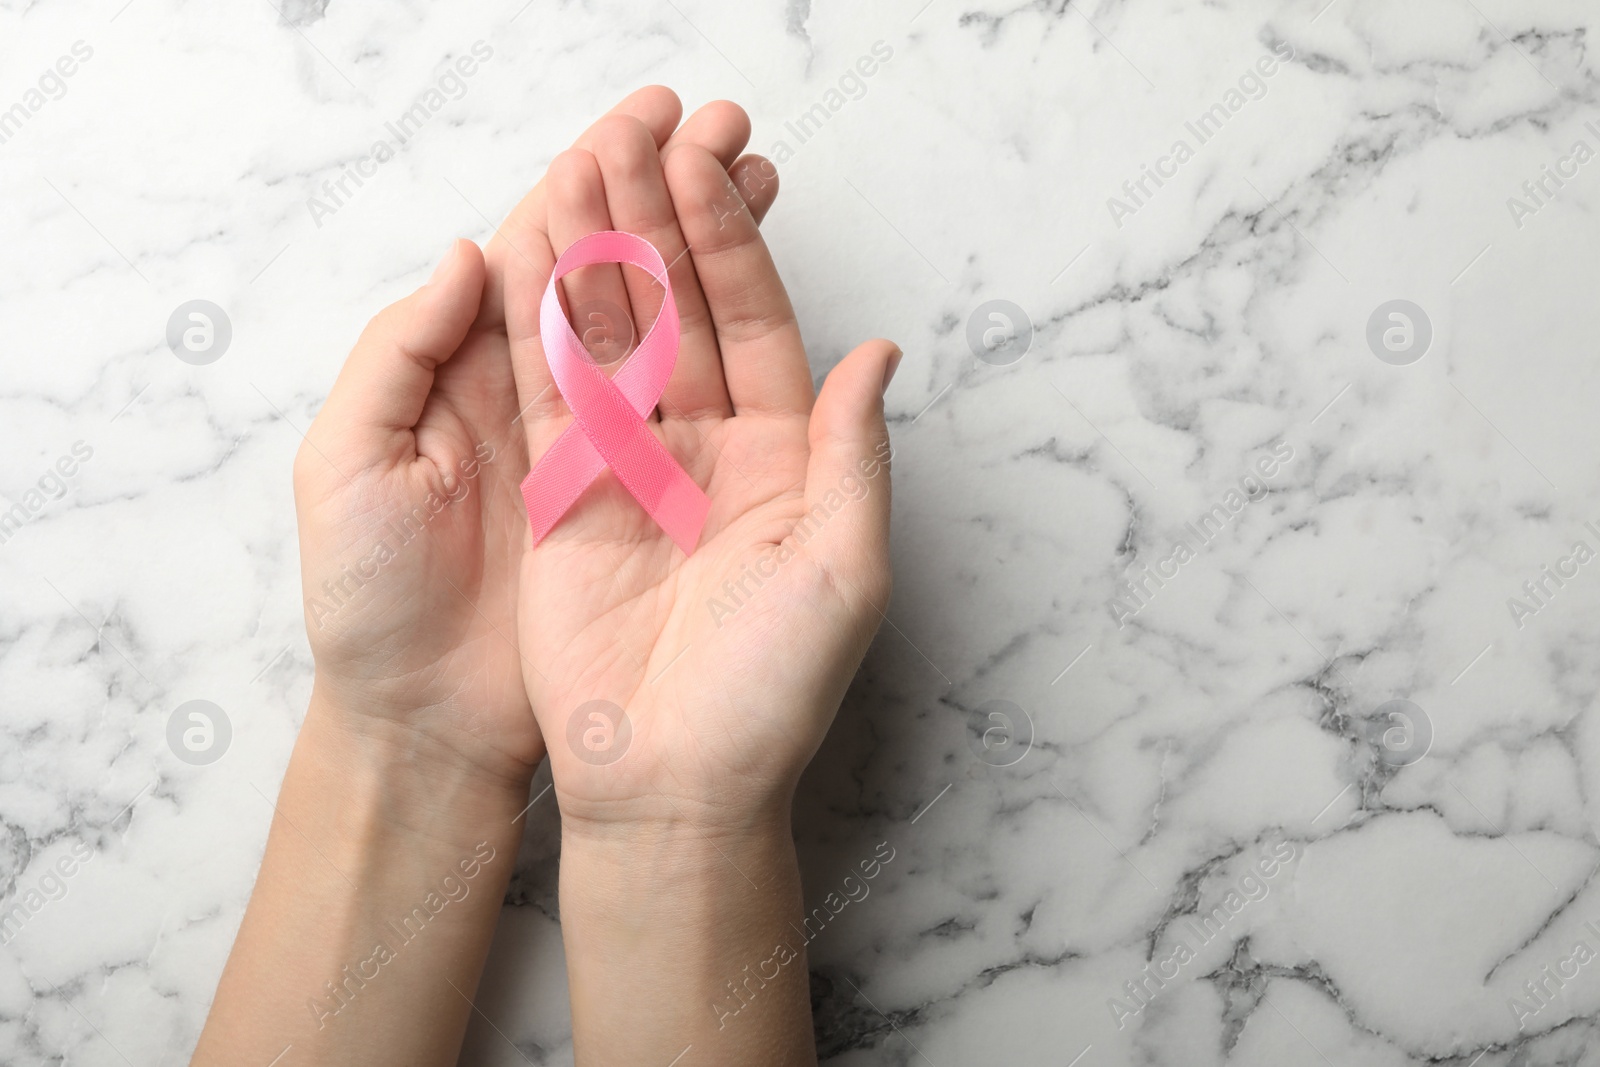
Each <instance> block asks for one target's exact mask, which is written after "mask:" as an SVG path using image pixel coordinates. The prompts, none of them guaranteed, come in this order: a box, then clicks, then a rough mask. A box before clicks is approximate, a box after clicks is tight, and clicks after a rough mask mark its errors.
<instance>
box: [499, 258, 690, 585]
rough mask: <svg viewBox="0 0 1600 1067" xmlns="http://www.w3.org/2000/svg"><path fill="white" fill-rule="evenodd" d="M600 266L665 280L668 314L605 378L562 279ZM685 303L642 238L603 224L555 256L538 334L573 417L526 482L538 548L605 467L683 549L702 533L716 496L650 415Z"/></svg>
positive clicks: (673, 357)
mask: <svg viewBox="0 0 1600 1067" xmlns="http://www.w3.org/2000/svg"><path fill="white" fill-rule="evenodd" d="M593 263H631V264H633V265H634V266H636V267H640V268H643V269H644V270H647V271H649V272H650V274H651V275H652V276H654V278H655V280H656V281H657V282H659V283H661V288H662V290H663V293H662V298H661V312H660V314H658V315H657V316H656V321H655V324H654V325H653V326H651V327H650V332H649V333H647V334H646V335H645V338H644V340H643V341H641V342H639V347H638V349H636V350H635V351H634V353H633V355H632V356H631V357H630V358H629V359H628V361H627V362H626V363H624V364H623V365H622V368H621V369H620V370H619V371H617V373H616V375H615V376H614V377H611V378H607V377H606V375H605V373H604V372H603V371H602V370H601V369H600V367H599V366H598V365H597V364H596V363H595V361H594V360H593V359H592V358H591V357H590V355H589V353H588V352H587V351H586V350H585V349H584V347H583V342H582V341H580V340H579V339H578V335H577V334H575V333H574V332H573V330H572V324H571V323H569V322H568V321H567V317H566V315H564V314H563V313H562V311H561V300H560V298H559V297H558V296H557V295H556V282H557V281H559V280H560V279H561V277H562V276H563V275H565V274H568V273H570V272H572V271H575V270H577V269H578V268H579V267H587V266H589V265H590V264H593ZM678 333H679V326H678V306H677V304H676V303H675V302H674V301H673V299H672V282H671V281H670V280H668V278H667V265H666V264H665V263H664V262H663V261H662V259H661V253H659V252H657V251H656V250H655V247H654V246H653V245H651V244H650V242H649V241H646V240H645V239H644V238H642V237H636V236H634V235H633V234H631V233H619V232H617V231H615V230H605V231H602V232H600V233H592V234H590V235H589V236H587V237H585V238H583V239H582V240H579V241H577V242H576V243H574V244H573V245H572V246H571V247H570V248H568V249H567V250H566V251H565V252H563V253H562V254H561V258H560V259H558V260H556V267H555V270H554V271H553V272H551V275H550V284H549V285H548V286H546V288H545V291H544V300H543V302H542V303H541V304H540V306H539V335H540V339H541V340H542V341H543V343H544V354H545V360H546V362H548V363H549V364H550V374H551V376H552V377H553V378H555V383H556V388H557V389H559V390H560V391H561V396H562V398H563V399H565V400H566V402H567V406H568V407H570V408H571V409H572V414H573V416H574V418H575V421H574V422H573V423H572V425H570V426H568V427H567V428H566V430H565V431H564V432H563V433H562V434H561V436H560V437H559V438H557V439H556V443H555V444H553V445H551V446H550V449H549V451H547V452H546V453H545V454H544V455H543V456H541V457H540V458H539V462H538V463H537V464H535V465H534V468H533V469H532V470H531V471H529V472H528V476H527V478H525V479H523V482H522V500H523V503H524V504H526V505H527V508H528V522H529V523H530V525H532V527H533V543H534V544H535V545H537V544H538V543H539V542H540V541H542V540H544V537H545V535H546V534H548V533H549V532H550V531H551V529H553V528H554V527H555V525H556V523H558V522H560V521H561V517H562V516H563V515H565V514H566V513H567V510H568V509H569V508H571V507H572V505H573V504H575V503H576V502H577V500H578V497H580V496H582V495H583V491H584V490H585V489H587V488H588V487H589V484H590V483H591V482H593V481H594V480H595V479H596V478H598V477H599V476H600V474H601V472H603V471H604V470H605V469H606V468H607V467H610V468H611V470H612V473H614V474H615V475H616V476H617V480H618V481H620V482H621V483H622V484H623V485H624V486H625V487H626V488H627V490H628V492H630V493H632V494H633V498H634V499H635V500H637V501H638V502H639V505H640V506H641V507H643V508H644V510H645V511H646V512H648V513H649V514H650V517H651V518H653V519H655V521H656V523H657V524H658V525H659V526H660V527H661V528H662V529H663V530H665V531H666V533H667V536H669V537H671V538H672V539H673V541H675V542H677V545H678V547H679V548H681V549H683V551H684V553H685V554H688V553H690V552H693V551H694V548H695V545H696V544H697V543H699V540H700V530H701V528H702V527H703V526H704V525H705V521H706V513H707V512H708V511H710V510H711V501H710V500H709V499H708V498H707V497H706V495H705V493H703V492H702V491H701V490H700V487H699V486H698V485H696V484H695V482H694V479H693V478H690V477H689V475H688V472H686V471H685V470H684V469H683V468H682V467H681V466H679V465H678V462H677V461H676V460H675V459H673V458H672V456H671V455H670V454H669V453H668V452H667V450H666V449H665V448H663V447H662V445H661V442H660V441H658V440H656V436H655V434H653V433H651V432H650V427H649V425H648V424H647V423H646V422H645V418H646V417H647V416H648V415H649V414H650V412H651V411H652V410H653V409H654V408H655V406H656V403H657V402H658V401H659V400H660V399H661V393H662V391H663V390H664V389H666V387H667V379H668V378H669V377H671V376H672V368H673V366H674V365H676V364H677V362H678Z"/></svg>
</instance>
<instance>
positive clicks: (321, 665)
mask: <svg viewBox="0 0 1600 1067" xmlns="http://www.w3.org/2000/svg"><path fill="white" fill-rule="evenodd" d="M681 113H682V111H681V106H680V105H679V103H678V99H677V97H676V96H675V95H674V94H673V93H672V92H671V91H670V90H667V89H664V88H661V87H659V86H656V87H650V88H647V89H643V90H640V91H639V92H636V93H634V94H632V95H631V96H629V97H628V98H626V99H625V100H623V101H622V102H621V103H620V104H619V105H618V106H617V107H616V108H615V109H613V111H612V112H611V113H610V114H609V116H608V118H607V119H603V120H602V121H601V122H600V123H597V124H596V125H595V126H592V127H590V129H589V130H587V131H585V133H584V134H583V135H582V136H581V137H580V138H579V139H578V142H577V144H578V145H579V146H591V147H593V146H597V145H598V143H599V139H600V137H601V135H602V134H603V132H604V130H605V129H606V128H607V125H606V124H607V122H612V123H614V122H616V121H619V120H624V119H625V120H626V121H628V122H630V123H634V124H636V125H637V126H638V127H639V128H640V129H643V130H645V131H646V133H647V136H648V138H649V139H650V142H651V144H652V150H653V151H656V150H659V149H660V148H661V147H663V146H666V145H668V144H669V143H670V144H671V145H695V146H698V147H699V148H700V149H701V150H702V151H708V152H711V153H713V154H714V157H715V158H717V159H719V160H725V161H726V162H725V163H724V164H723V165H724V166H725V167H726V168H730V170H729V173H731V174H733V175H734V176H735V177H736V178H742V179H744V180H745V181H746V182H747V183H748V181H749V177H748V171H749V168H750V167H751V165H752V164H751V160H750V159H748V158H745V159H741V158H739V152H740V150H741V149H742V148H743V147H744V144H745V141H746V140H747V139H748V136H749V128H750V127H749V119H748V117H746V116H745V114H744V112H743V111H742V110H741V109H739V108H738V107H736V106H734V105H732V104H728V103H726V102H717V103H714V104H710V105H707V106H706V107H704V108H702V109H701V110H700V111H698V112H696V113H695V114H694V115H693V116H691V117H690V119H689V120H688V122H686V123H684V125H683V126H682V127H679V126H678V119H679V116H680V115H681ZM775 192H776V188H775V187H774V188H772V189H771V190H770V193H772V194H775ZM770 202H771V198H770V195H768V196H767V198H766V203H768V204H770ZM546 214H547V206H546V183H545V182H544V181H541V182H540V183H539V184H538V185H536V186H535V187H534V189H533V190H532V192H530V193H529V195H528V196H527V197H526V198H524V200H523V201H522V202H521V203H520V204H519V205H518V206H517V207H516V209H515V210H513V212H512V213H511V215H510V216H509V217H508V218H507V220H506V221H505V222H504V223H503V224H502V225H501V226H500V227H499V228H498V230H497V231H496V237H495V239H494V240H493V241H491V242H490V244H489V246H488V248H487V250H486V251H484V252H480V251H479V249H478V247H477V246H476V245H474V244H472V243H471V242H468V241H458V242H456V243H455V245H454V246H453V247H452V248H451V249H450V251H449V253H448V254H447V255H446V256H445V257H444V259H443V260H442V261H441V263H440V264H439V267H438V268H437V270H436V272H435V274H434V276H433V277H432V279H431V280H430V281H429V282H428V284H426V285H425V286H423V288H421V289H420V290H418V291H417V292H415V293H413V294H412V295H410V296H408V297H407V298H405V299H404V300H402V301H400V302H399V303H396V304H394V305H393V306H391V307H389V308H387V309H385V310H384V311H382V312H381V313H379V315H378V316H376V317H375V318H374V319H373V320H372V322H371V323H370V324H369V325H368V327H367V329H366V330H365V331H364V332H363V334H362V336H361V338H360V340H359V341H358V342H357V344H356V346H355V348H354V350H353V351H352V353H351V355H350V357H349V359H348V360H347V362H346V364H345V366H344V368H343V370H342V371H341V373H340V375H339V379H338V381H337V382H336V383H335V385H334V388H333V390H332V392H331V393H330V395H329V397H328V400H327V402H326V404H325V405H324V407H323V409H322V411H321V412H320V413H319V415H318V417H317V419H316V420H315V422H314V423H313V424H312V426H311V428H310V430H309V431H308V432H307V434H306V439H305V442H304V444H303V445H302V447H301V449H300V452H299V454H298V455H297V457H296V461H295V479H294V481H295V499H296V510H297V513H298V516H299V526H300V540H301V567H302V578H303V584H304V589H305V597H306V606H305V610H306V626H307V632H308V634H309V636H310V640H311V646H312V652H313V655H314V657H315V660H316V665H317V682H316V685H317V689H318V692H319V694H320V695H321V696H322V697H324V698H325V700H324V703H326V704H327V705H328V706H329V707H331V708H334V709H337V714H340V715H342V716H344V717H346V718H348V719H349V720H351V721H352V722H354V723H355V724H357V725H364V726H366V727H374V726H378V725H381V726H383V727H385V728H392V727H398V728H400V729H401V730H402V731H405V732H415V733H416V735H417V737H418V740H419V741H421V742H423V743H425V744H428V745H437V746H442V748H443V749H444V750H446V751H448V752H451V753H454V754H456V755H459V756H461V757H463V758H465V759H466V760H467V761H469V763H470V764H472V765H476V766H479V767H482V768H484V769H485V770H487V771H489V772H491V773H494V774H497V775H503V776H506V777H509V778H523V779H525V778H526V777H528V776H530V775H531V774H532V771H533V768H534V767H535V766H536V765H537V764H538V762H539V760H540V759H541V758H542V757H543V754H544V742H543V739H542V737H541V734H540V731H539V726H538V723H537V721H536V720H535V718H534V717H533V715H532V714H531V710H530V707H529V703H528V697H527V692H526V689H525V687H524V685H523V681H522V675H523V671H524V670H525V668H526V665H525V664H524V663H523V661H522V656H521V653H520V652H519V650H518V647H517V638H516V605H517V578H518V572H519V566H520V561H521V556H522V553H523V551H524V549H525V543H526V541H527V521H526V517H525V516H524V514H523V512H522V508H521V497H520V494H519V492H518V485H519V483H520V481H521V479H522V477H523V475H524V474H526V472H527V449H526V444H525V437H524V429H523V425H522V421H521V419H520V417H519V414H518V412H519V404H518V401H517V394H516V390H515V386H514V381H513V377H512V371H511V357H510V344H509V341H508V340H507V335H506V325H505V317H504V313H503V303H502V301H501V290H502V286H503V274H504V261H505V259H506V257H507V256H514V255H515V253H514V252H513V249H514V247H515V245H516V244H518V243H520V242H524V241H528V242H533V243H536V244H537V243H541V242H543V241H544V238H543V236H542V235H543V233H544V231H545V229H546V227H547V225H548V223H547V221H546Z"/></svg>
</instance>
